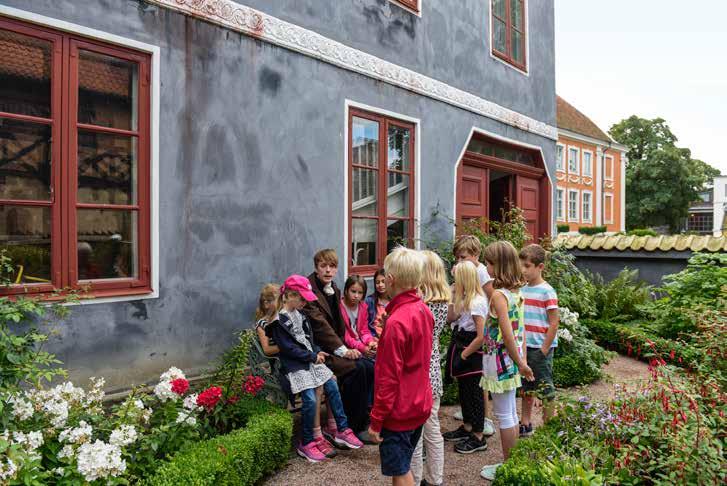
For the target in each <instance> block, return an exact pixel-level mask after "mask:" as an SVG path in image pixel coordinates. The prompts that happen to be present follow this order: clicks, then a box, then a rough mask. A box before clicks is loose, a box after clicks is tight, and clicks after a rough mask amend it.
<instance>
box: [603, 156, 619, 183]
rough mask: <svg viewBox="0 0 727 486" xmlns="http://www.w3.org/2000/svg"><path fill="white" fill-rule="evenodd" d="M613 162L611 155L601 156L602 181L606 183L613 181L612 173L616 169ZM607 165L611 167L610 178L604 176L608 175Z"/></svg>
mask: <svg viewBox="0 0 727 486" xmlns="http://www.w3.org/2000/svg"><path fill="white" fill-rule="evenodd" d="M613 162H614V159H613V155H604V156H603V179H604V180H606V181H612V180H613V175H614V174H613V171H614V170H615V169H616V167H614V163H613ZM609 164H610V165H611V177H609V176H608V175H606V174H608V171H607V170H606V168H607V167H608V166H609Z"/></svg>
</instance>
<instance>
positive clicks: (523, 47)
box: [490, 0, 528, 72]
mask: <svg viewBox="0 0 727 486" xmlns="http://www.w3.org/2000/svg"><path fill="white" fill-rule="evenodd" d="M503 1H504V2H505V18H504V19H503V18H500V17H498V16H497V15H495V5H494V0H490V9H491V11H492V22H491V23H490V45H491V46H492V54H493V55H494V56H496V57H498V58H499V59H502V60H503V61H505V62H506V63H508V64H512V65H513V66H515V67H516V68H518V69H521V70H523V71H525V72H527V70H528V69H527V66H528V60H527V55H528V50H527V46H528V40H527V32H526V23H527V19H526V17H527V4H526V0H516V1H518V2H520V3H521V4H522V15H521V19H520V20H521V23H520V25H518V26H514V25H513V24H512V8H511V2H510V0H503ZM495 20H499V21H500V22H504V23H505V51H506V52H501V51H498V50H497V49H495ZM513 29H515V30H516V31H517V32H518V33H519V34H520V38H521V40H520V52H522V55H523V60H522V62H520V61H516V60H515V59H514V58H513V49H512V31H513Z"/></svg>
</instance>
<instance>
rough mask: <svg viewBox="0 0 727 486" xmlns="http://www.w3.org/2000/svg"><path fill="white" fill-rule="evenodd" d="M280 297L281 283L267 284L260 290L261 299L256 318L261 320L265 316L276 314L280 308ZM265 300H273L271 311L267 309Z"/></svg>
mask: <svg viewBox="0 0 727 486" xmlns="http://www.w3.org/2000/svg"><path fill="white" fill-rule="evenodd" d="M279 298H280V285H277V284H272V283H269V284H265V285H263V288H262V289H261V290H260V299H259V300H258V304H257V309H255V320H260V319H262V318H263V317H270V316H272V315H274V314H275V311H276V310H277V309H278V299H279ZM265 301H271V302H272V307H271V308H270V310H269V311H267V312H266V311H265V304H264V302H265Z"/></svg>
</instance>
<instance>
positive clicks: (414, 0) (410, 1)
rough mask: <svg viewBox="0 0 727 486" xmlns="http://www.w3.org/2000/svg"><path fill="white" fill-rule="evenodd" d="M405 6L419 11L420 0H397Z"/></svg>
mask: <svg viewBox="0 0 727 486" xmlns="http://www.w3.org/2000/svg"><path fill="white" fill-rule="evenodd" d="M396 1H397V2H399V3H400V4H402V5H404V6H405V7H409V8H410V9H412V10H414V11H415V12H417V13H419V0H396Z"/></svg>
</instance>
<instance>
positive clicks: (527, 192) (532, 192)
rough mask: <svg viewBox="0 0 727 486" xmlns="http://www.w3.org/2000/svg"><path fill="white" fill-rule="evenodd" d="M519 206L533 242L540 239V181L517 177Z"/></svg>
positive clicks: (517, 201) (516, 192)
mask: <svg viewBox="0 0 727 486" xmlns="http://www.w3.org/2000/svg"><path fill="white" fill-rule="evenodd" d="M515 194H516V195H517V200H516V203H517V206H518V207H519V208H520V209H522V210H523V216H525V224H526V225H527V228H528V233H530V236H531V237H532V239H533V241H537V240H538V238H539V237H540V229H539V216H540V207H539V204H540V181H538V179H533V178H531V177H525V176H521V175H519V176H517V183H516V190H515Z"/></svg>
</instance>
